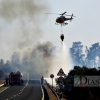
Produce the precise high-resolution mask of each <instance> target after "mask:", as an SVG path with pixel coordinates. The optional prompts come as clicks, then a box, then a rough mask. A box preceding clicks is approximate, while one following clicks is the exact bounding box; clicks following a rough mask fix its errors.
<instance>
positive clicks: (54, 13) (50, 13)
mask: <svg viewBox="0 0 100 100" xmlns="http://www.w3.org/2000/svg"><path fill="white" fill-rule="evenodd" d="M45 14H56V15H59V14H57V13H45Z"/></svg>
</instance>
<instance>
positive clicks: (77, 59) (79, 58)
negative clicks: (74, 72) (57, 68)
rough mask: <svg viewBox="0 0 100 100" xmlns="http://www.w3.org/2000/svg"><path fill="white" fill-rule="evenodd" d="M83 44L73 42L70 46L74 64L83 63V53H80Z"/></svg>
mask: <svg viewBox="0 0 100 100" xmlns="http://www.w3.org/2000/svg"><path fill="white" fill-rule="evenodd" d="M82 48H83V45H82V44H81V42H80V41H79V42H73V45H72V48H70V52H71V56H72V59H73V62H74V64H75V65H78V66H79V65H84V59H83V58H84V57H85V55H84V54H82V52H83V50H82Z"/></svg>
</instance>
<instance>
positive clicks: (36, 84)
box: [0, 75, 43, 100]
mask: <svg viewBox="0 0 100 100" xmlns="http://www.w3.org/2000/svg"><path fill="white" fill-rule="evenodd" d="M31 76H32V75H31ZM42 96H43V93H42V89H41V84H40V80H39V78H38V77H37V78H36V77H34V79H31V80H29V81H27V82H26V83H25V85H24V86H10V87H9V88H8V89H6V90H5V91H3V92H1V93H0V100H42Z"/></svg>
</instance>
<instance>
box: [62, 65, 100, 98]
mask: <svg viewBox="0 0 100 100" xmlns="http://www.w3.org/2000/svg"><path fill="white" fill-rule="evenodd" d="M74 75H86V76H87V75H94V76H95V75H97V76H99V75H100V70H97V69H96V68H87V67H85V66H83V67H80V66H75V67H74V69H72V70H70V71H69V73H68V76H66V77H65V79H64V83H63V84H64V85H65V86H67V89H66V90H64V91H63V93H64V94H65V95H66V96H67V98H68V100H74V99H75V100H100V94H99V93H100V87H75V86H74ZM99 83H100V82H99ZM69 84H70V85H71V86H72V89H69V87H68V85H69Z"/></svg>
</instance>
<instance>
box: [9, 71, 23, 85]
mask: <svg viewBox="0 0 100 100" xmlns="http://www.w3.org/2000/svg"><path fill="white" fill-rule="evenodd" d="M21 77H22V75H21V73H20V72H19V71H18V72H11V73H10V74H9V85H21V84H22V83H23V80H22V79H21Z"/></svg>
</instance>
